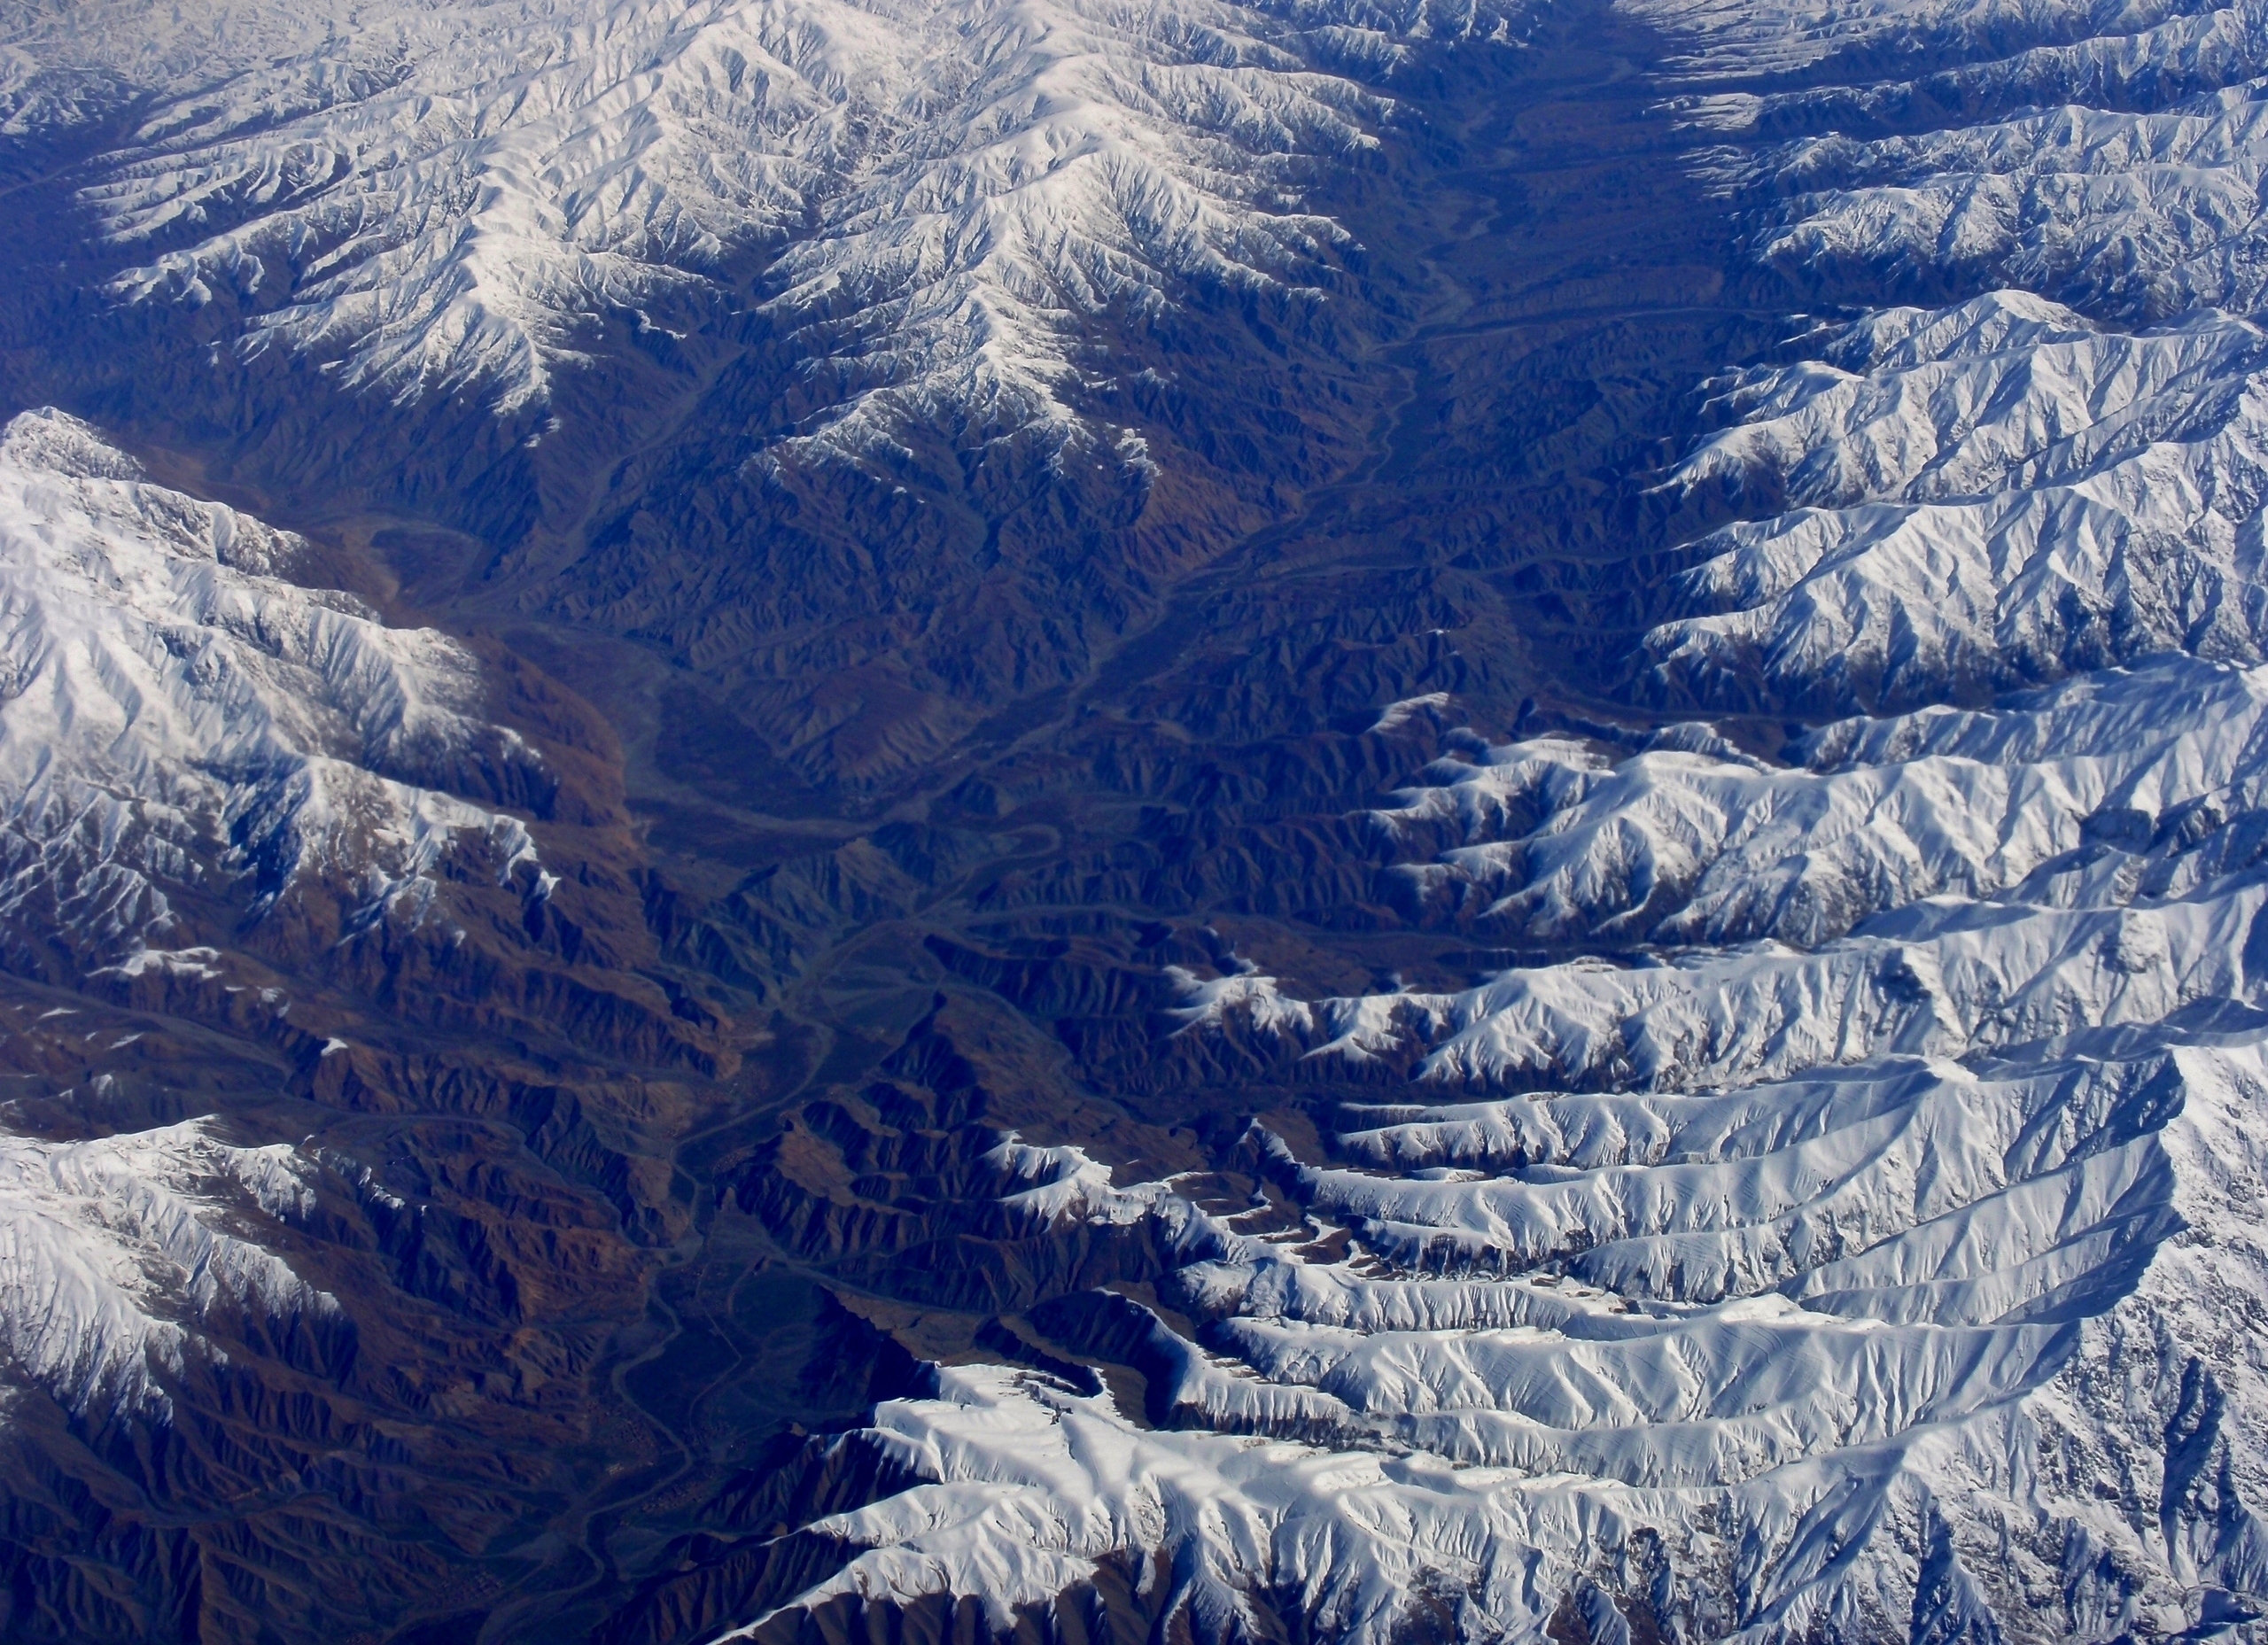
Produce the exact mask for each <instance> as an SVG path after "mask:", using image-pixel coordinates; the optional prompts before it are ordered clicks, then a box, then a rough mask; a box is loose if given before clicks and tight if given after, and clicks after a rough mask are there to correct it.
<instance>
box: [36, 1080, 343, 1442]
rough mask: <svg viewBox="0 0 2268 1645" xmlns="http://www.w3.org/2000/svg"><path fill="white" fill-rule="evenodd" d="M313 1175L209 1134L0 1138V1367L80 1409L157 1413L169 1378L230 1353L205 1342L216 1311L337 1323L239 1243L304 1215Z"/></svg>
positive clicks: (273, 1262) (326, 1308)
mask: <svg viewBox="0 0 2268 1645" xmlns="http://www.w3.org/2000/svg"><path fill="white" fill-rule="evenodd" d="M313 1173H314V1167H313V1165H312V1162H311V1161H309V1160H307V1159H306V1158H305V1157H303V1156H302V1155H301V1154H300V1153H299V1151H297V1150H295V1149H292V1148H289V1147H284V1146H280V1145H278V1146H270V1147H265V1148H243V1147H237V1146H234V1145H230V1144H228V1143H225V1142H222V1141H221V1140H220V1139H219V1137H216V1136H214V1134H213V1133H212V1131H211V1129H209V1126H208V1124H207V1123H206V1122H205V1121H190V1122H189V1123H186V1124H182V1125H174V1126H168V1127H166V1128H164V1129H159V1130H154V1131H144V1132H139V1133H134V1134H128V1135H124V1136H118V1137H103V1138H100V1139H97V1140H95V1141H91V1142H79V1143H50V1142H43V1141H41V1140H39V1139H37V1138H35V1137H17V1136H10V1135H7V1134H5V1133H0V1295H4V1296H5V1297H6V1298H7V1303H6V1306H5V1307H0V1359H4V1360H5V1361H6V1362H7V1363H8V1364H9V1366H10V1368H11V1369H12V1370H13V1371H15V1372H16V1373H17V1374H19V1375H21V1376H23V1377H26V1378H27V1379H28V1380H29V1381H31V1382H32V1383H34V1384H35V1385H38V1386H40V1387H43V1388H44V1389H45V1390H47V1391H48V1392H49V1393H51V1394H53V1395H54V1397H55V1398H56V1399H57V1400H58V1401H60V1402H61V1403H63V1404H64V1405H65V1406H66V1407H68V1408H71V1409H73V1410H74V1411H83V1410H85V1409H87V1408H89V1406H92V1405H94V1404H95V1403H97V1401H101V1402H104V1403H106V1404H110V1405H113V1406H124V1407H126V1408H134V1409H142V1410H151V1411H157V1412H162V1411H164V1410H165V1409H166V1408H167V1399H166V1394H165V1393H164V1390H163V1388H162V1386H161V1384H160V1380H159V1379H161V1378H162V1377H163V1376H164V1375H165V1373H167V1371H169V1370H174V1371H177V1370H180V1369H181V1368H182V1363H183V1355H184V1354H189V1353H191V1352H197V1353H203V1354H216V1353H219V1352H220V1351H219V1350H218V1349H216V1348H214V1346H212V1345H211V1344H210V1343H208V1342H206V1341H205V1340H204V1339H202V1338H201V1337H200V1336H199V1335H198V1324H199V1322H200V1320H201V1319H202V1318H203V1317H204V1316H205V1315H207V1314H208V1313H209V1312H211V1311H212V1310H214V1309H216V1308H222V1307H234V1308H244V1309H251V1310H256V1311H258V1312H260V1314H262V1315H265V1316H267V1317H268V1318H270V1319H277V1320H282V1319H288V1318H290V1317H291V1316H292V1315H312V1314H327V1313H330V1312H332V1311H334V1310H335V1308H336V1307H337V1305H336V1303H334V1302H333V1301H332V1300H331V1299H330V1297H329V1296H327V1295H325V1294H324V1293H322V1292H319V1291H316V1290H315V1289H314V1288H313V1287H312V1286H310V1285H308V1284H307V1283H306V1282H305V1281H304V1280H301V1279H300V1278H299V1277H298V1276H296V1275H294V1274H293V1273H292V1271H291V1269H290V1267H289V1266H288V1265H287V1264H286V1263H285V1262H284V1261H283V1260H282V1259H281V1258H279V1257H277V1256H276V1255H275V1254H274V1253H272V1252H269V1251H268V1250H266V1249H264V1248H263V1247H262V1246H260V1245H258V1244H255V1243H254V1242H253V1241H252V1238H249V1237H247V1233H246V1231H245V1230H246V1224H247V1221H248V1219H250V1218H252V1217H253V1216H255V1215H261V1214H264V1215H265V1216H266V1217H268V1218H271V1219H289V1218H290V1217H291V1216H293V1215H296V1214H303V1213H304V1212H305V1210H306V1209H307V1207H308V1206H309V1205H310V1204H311V1203H312V1199H313V1192H314V1191H313V1186H312V1177H313ZM224 1357H225V1356H224Z"/></svg>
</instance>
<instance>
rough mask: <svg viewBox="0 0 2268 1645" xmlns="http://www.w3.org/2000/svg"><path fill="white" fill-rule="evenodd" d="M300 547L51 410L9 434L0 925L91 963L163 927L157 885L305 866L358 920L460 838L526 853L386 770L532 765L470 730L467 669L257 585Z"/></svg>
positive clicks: (422, 887) (380, 629)
mask: <svg viewBox="0 0 2268 1645" xmlns="http://www.w3.org/2000/svg"><path fill="white" fill-rule="evenodd" d="M303 547H304V545H302V544H300V543H299V541H298V539H294V538H291V537H290V536H289V535H288V534H285V533H282V532H275V531H273V530H271V529H269V528H268V527H267V526H264V525H262V524H260V522H258V521H257V520H254V519H252V518H250V517H249V516H245V515H243V514H240V513H237V511H235V510H234V509H231V508H226V507H223V506H221V505H219V504H214V503H205V502H199V501H198V500H194V499H192V498H189V497H185V496H183V495H182V494H181V493H177V492H173V491H169V490H167V489H166V488H164V487H162V486H159V485H153V484H151V482H150V481H148V480H147V479H146V478H144V477H142V475H141V473H140V471H139V469H138V468H137V467H136V464H135V463H134V462H132V461H131V460H130V459H128V458H127V457H125V456H124V455H122V454H120V453H119V452H117V451H116V450H114V449H113V448H112V447H110V446H105V444H104V443H103V442H102V441H101V439H100V438H98V437H97V435H96V434H95V433H94V431H92V430H90V429H89V428H88V427H87V426H86V425H84V424H82V423H77V422H75V421H74V420H73V419H71V418H69V417H66V416H63V415H60V414H58V413H55V412H52V411H45V412H26V413H24V414H22V415H19V416H18V417H17V418H15V419H14V420H13V421H12V423H9V424H8V425H7V428H6V431H5V433H4V434H0V625H4V626H0V637H4V638H0V667H4V669H5V671H6V675H5V679H6V689H5V694H4V696H0V851H4V857H0V867H4V872H5V878H4V880H0V918H5V919H13V920H15V921H18V922H28V924H29V925H30V926H31V927H43V928H46V929H47V930H48V932H49V934H50V935H54V934H55V932H56V930H57V929H58V928H59V929H60V932H61V934H63V935H66V937H67V938H68V939H69V940H71V941H72V942H73V943H75V944H77V945H79V946H81V947H82V950H83V951H86V952H87V953H89V955H90V956H101V957H110V956H114V955H115V954H117V953H118V952H120V951H125V950H128V949H132V948H136V947H138V946H139V945H140V944H141V943H143V942H144V940H145V939H147V940H150V941H151V942H152V943H157V942H159V941H160V940H162V939H165V938H167V936H168V935H178V933H177V932H176V930H175V927H176V919H175V912H174V909H173V906H172V904H171V903H170V902H169V900H168V897H167V886H168V884H171V885H173V886H175V887H181V886H201V887H204V888H208V889H214V890H221V891H226V890H229V888H231V887H234V888H237V894H238V895H239V896H240V897H241V900H243V901H245V902H248V903H250V904H252V906H253V907H254V908H255V909H258V908H264V907H267V906H269V905H272V904H274V902H275V901H276V898H277V897H279V896H282V895H283V894H284V893H285V892H286V891H287V890H288V889H290V888H291V887H292V886H293V885H295V884H296V883H299V882H300V881H302V879H303V878H304V877H306V876H310V875H312V876H315V877H317V878H319V879H321V880H322V881H325V882H326V883H327V884H329V885H331V886H334V887H337V888H343V889H346V890H347V891H348V892H349V893H350V894H351V895H352V896H354V897H355V898H356V899H358V900H359V901H360V902H361V903H362V904H366V905H368V906H369V907H371V908H373V909H375V908H377V907H381V906H384V904H388V903H389V902H392V901H394V900H395V899H398V898H400V897H403V896H408V897H411V898H413V899H415V898H418V897H422V896H426V895H428V894H430V892H431V884H430V882H429V881H426V880H425V879H424V878H423V876H424V875H425V873H426V872H427V871H428V870H429V869H430V868H431V866H432V865H434V863H435V862H436V861H437V860H438V859H439V857H440V855H441V854H442V853H443V852H445V851H446V850H447V849H448V847H449V845H450V843H451V842H452V841H453V840H454V838H455V837H457V836H458V835H459V834H465V833H470V834H473V835H475V836H478V837H480V838H482V839H483V840H484V841H485V842H487V843H488V844H490V845H491V846H492V847H493V849H494V850H495V851H496V852H497V853H498V854H499V855H500V856H501V859H502V860H503V861H505V862H506V863H507V864H517V863H519V862H529V863H532V859H533V848H532V842H530V841H529V839H528V837H527V834H526V831H525V829H524V827H523V826H522V825H521V824H520V823H519V822H518V821H517V819H512V818H509V817H506V816H502V815H499V814H496V813H493V812H490V811H483V810H480V809H479V808H477V807H475V806H472V805H470V804H467V803H464V802H462V801H461V800H457V799H454V798H452V797H450V796H449V795H444V794H440V793H437V792H434V791H432V790H431V789H430V788H421V787H418V786H416V784H415V782H414V781H404V780H400V778H399V777H398V776H397V775H393V774H390V773H404V772H416V770H418V769H419V768H420V767H421V766H424V765H431V764H433V763H435V762H436V761H437V760H438V759H439V757H442V756H444V755H446V754H447V752H448V751H450V750H452V749H462V748H470V747H476V746H484V745H485V746H492V747H493V748H494V749H495V750H496V751H497V753H498V755H499V757H501V758H503V759H506V760H510V759H515V758H517V759H528V760H532V759H533V758H534V755H533V752H532V750H527V749H523V748H521V746H520V745H519V744H518V743H517V739H516V738H514V737H513V736H512V734H511V733H509V732H501V731H499V730H497V729H496V728H495V727H493V726H487V725H485V724H484V723H482V721H481V720H480V719H479V718H478V708H479V702H480V695H481V685H480V680H479V676H478V667H477V665H476V663H474V661H473V659H472V657H471V656H470V655H469V654H468V653H467V652H465V651H464V650H463V649H462V648H461V647H459V646H458V645H457V644H456V643H455V642H454V641H453V640H448V639H447V638H446V637H444V636H442V635H440V634H439V633H436V632H432V631H431V630H404V629H392V628H388V627H386V626H384V625H383V624H382V623H380V622H379V621H378V620H377V617H376V616H375V614H373V613H372V612H370V611H369V610H368V609H366V608H365V607H363V606H362V604H361V601H357V600H355V599H354V598H353V597H352V596H351V595H346V594H332V593H326V592H322V591H320V590H310V589H304V588H300V587H299V586H295V585H294V584H291V583H290V582H287V581H285V580H283V578H281V577H279V576H277V575H276V574H275V573H276V572H277V571H279V570H284V569H286V568H287V567H288V565H289V563H290V562H291V559H292V557H293V555H296V554H298V553H299V552H300V551H301V550H302V549H303ZM506 872H508V873H509V872H511V870H510V869H509V867H508V869H507V871H506ZM531 872H532V870H531Z"/></svg>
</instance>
